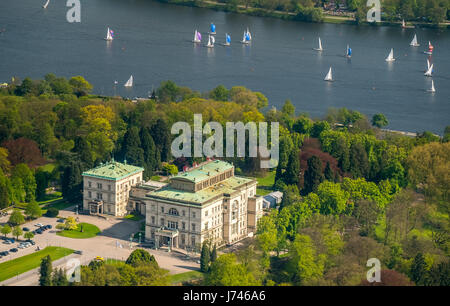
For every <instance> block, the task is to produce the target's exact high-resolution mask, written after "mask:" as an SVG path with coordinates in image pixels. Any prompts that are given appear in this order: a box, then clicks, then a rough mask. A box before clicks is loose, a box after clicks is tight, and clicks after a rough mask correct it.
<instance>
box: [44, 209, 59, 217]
mask: <svg viewBox="0 0 450 306" xmlns="http://www.w3.org/2000/svg"><path fill="white" fill-rule="evenodd" d="M45 215H46V216H47V217H50V218H55V217H57V216H58V215H59V209H58V208H56V207H49V208H48V209H47V212H46V213H45Z"/></svg>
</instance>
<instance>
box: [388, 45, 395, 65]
mask: <svg viewBox="0 0 450 306" xmlns="http://www.w3.org/2000/svg"><path fill="white" fill-rule="evenodd" d="M393 61H395V58H394V49H393V48H391V52H389V55H388V57H386V62H393Z"/></svg>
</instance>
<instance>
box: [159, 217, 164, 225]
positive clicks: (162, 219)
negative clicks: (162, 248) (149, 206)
mask: <svg viewBox="0 0 450 306" xmlns="http://www.w3.org/2000/svg"><path fill="white" fill-rule="evenodd" d="M160 225H161V226H164V218H161V224H160Z"/></svg>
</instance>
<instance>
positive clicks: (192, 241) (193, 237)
mask: <svg viewBox="0 0 450 306" xmlns="http://www.w3.org/2000/svg"><path fill="white" fill-rule="evenodd" d="M191 246H192V247H194V246H195V236H192V237H191Z"/></svg>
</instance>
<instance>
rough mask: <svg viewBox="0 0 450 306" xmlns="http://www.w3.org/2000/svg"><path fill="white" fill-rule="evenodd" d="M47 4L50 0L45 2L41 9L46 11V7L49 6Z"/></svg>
mask: <svg viewBox="0 0 450 306" xmlns="http://www.w3.org/2000/svg"><path fill="white" fill-rule="evenodd" d="M49 3H50V0H47V2H45V4H44V5H43V6H42V7H43V8H45V9H46V8H47V6H48V5H49Z"/></svg>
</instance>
